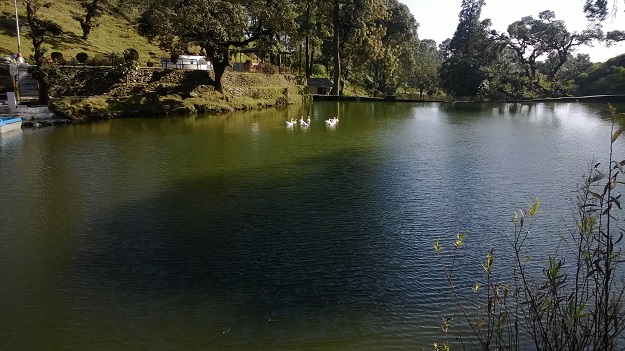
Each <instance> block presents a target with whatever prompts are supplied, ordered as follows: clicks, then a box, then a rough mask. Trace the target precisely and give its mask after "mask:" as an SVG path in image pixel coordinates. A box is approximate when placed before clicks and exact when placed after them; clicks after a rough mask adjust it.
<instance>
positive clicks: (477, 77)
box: [441, 0, 499, 96]
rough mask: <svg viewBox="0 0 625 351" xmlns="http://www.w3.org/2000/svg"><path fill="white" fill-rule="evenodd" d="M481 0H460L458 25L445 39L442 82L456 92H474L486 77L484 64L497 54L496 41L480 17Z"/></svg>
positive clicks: (469, 94) (488, 25) (450, 91)
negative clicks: (449, 38)
mask: <svg viewBox="0 0 625 351" xmlns="http://www.w3.org/2000/svg"><path fill="white" fill-rule="evenodd" d="M484 3H485V2H484V0H463V1H462V9H461V11H460V14H459V18H460V20H459V22H458V27H457V28H456V31H455V33H454V36H453V37H452V39H451V41H450V42H449V47H448V55H449V56H448V58H447V59H445V61H444V62H443V64H442V66H441V80H442V86H443V88H444V89H445V90H447V91H448V92H449V93H451V94H454V95H460V96H475V95H478V93H479V91H480V87H481V86H482V83H483V82H484V81H485V80H486V79H487V78H488V76H487V74H486V73H487V70H486V68H487V67H488V66H489V65H490V64H492V62H494V60H495V59H496V57H497V52H498V51H499V50H497V49H498V48H497V42H496V36H495V33H494V31H491V30H490V25H491V22H490V20H483V21H480V15H481V12H482V7H483V6H484Z"/></svg>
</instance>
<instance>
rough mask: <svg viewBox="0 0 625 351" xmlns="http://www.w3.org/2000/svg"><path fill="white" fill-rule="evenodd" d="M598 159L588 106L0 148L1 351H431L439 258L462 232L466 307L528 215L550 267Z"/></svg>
mask: <svg viewBox="0 0 625 351" xmlns="http://www.w3.org/2000/svg"><path fill="white" fill-rule="evenodd" d="M617 107H619V109H620V110H625V106H617ZM302 115H303V116H308V115H310V118H311V125H310V127H307V128H304V127H301V126H299V125H298V126H295V127H293V128H287V127H286V125H285V120H287V119H291V118H296V119H299V117H300V116H302ZM336 115H338V116H339V117H340V119H339V123H338V124H337V125H336V126H335V127H329V126H327V125H326V123H325V119H328V118H331V117H333V116H336ZM609 146H610V114H609V113H608V111H607V105H606V104H585V103H577V104H574V103H536V104H471V105H462V104H456V105H451V104H438V103H432V104H416V103H399V102H396V103H393V102H341V103H337V102H317V103H314V104H310V105H301V106H292V107H290V108H288V109H283V110H273V109H272V110H265V111H253V112H237V113H231V114H225V115H212V116H208V115H207V116H195V117H177V118H137V119H127V120H112V121H102V122H95V123H87V124H79V125H73V126H67V127H56V128H44V129H25V130H23V132H20V133H16V134H8V135H4V136H0V281H1V282H2V284H1V285H0V313H1V315H2V318H1V319H0V348H1V349H6V350H44V349H51V350H62V349H78V350H105V349H127V350H138V349H163V350H194V349H201V350H408V349H414V350H420V349H423V348H425V349H431V348H432V346H431V345H432V343H433V342H434V341H437V340H440V339H441V337H442V336H443V333H442V331H441V328H440V325H441V318H442V317H444V316H445V315H448V314H450V313H453V312H454V308H453V302H452V299H451V295H450V293H449V290H448V289H447V288H446V283H445V280H444V277H443V275H442V273H441V271H440V266H439V263H438V261H437V258H436V255H435V252H434V249H433V244H434V241H435V240H436V238H437V237H440V238H441V240H442V242H443V244H444V245H445V248H446V249H449V245H450V243H451V242H453V239H454V237H455V235H456V233H457V232H459V231H463V230H468V234H467V237H466V239H465V241H466V244H465V247H464V248H463V258H462V259H461V260H460V262H461V264H462V265H461V267H462V269H461V270H459V271H458V272H457V275H456V277H457V282H458V284H459V285H460V286H465V287H466V288H467V289H468V288H470V286H472V285H473V284H475V283H476V282H479V281H480V278H481V277H482V276H483V275H482V274H481V267H480V261H481V260H483V258H484V256H485V255H486V253H487V252H488V251H489V249H490V248H491V247H495V255H496V256H495V257H496V260H497V261H496V262H501V264H502V265H505V264H506V262H508V263H509V259H508V258H506V257H505V255H499V253H500V252H502V253H504V252H506V248H505V244H504V242H505V241H504V240H503V238H504V235H505V234H506V233H508V234H510V233H511V232H512V228H513V227H512V224H511V219H512V215H513V213H514V211H515V210H517V209H519V208H523V207H527V204H529V203H531V202H533V201H535V199H536V198H537V197H539V198H540V199H541V202H542V204H541V213H540V216H539V217H538V218H537V220H536V223H535V224H534V229H533V234H532V235H533V236H532V238H531V241H530V242H529V243H528V248H529V249H530V250H531V251H532V254H533V255H534V256H536V257H543V258H544V257H545V256H546V255H547V254H548V253H550V252H552V251H553V249H554V248H556V247H557V244H558V242H559V239H558V238H559V235H563V234H566V233H567V227H571V226H574V225H575V224H574V221H573V217H572V213H573V210H574V208H573V205H574V195H575V194H574V190H575V189H576V187H577V186H578V185H579V184H581V183H582V181H583V176H584V175H585V174H586V171H587V170H588V167H589V165H590V163H591V162H592V161H593V160H594V161H596V162H603V163H604V164H606V163H607V157H608V151H609ZM615 146H616V147H617V150H622V149H623V146H624V144H623V142H622V141H621V140H618V141H617V142H616V143H615ZM617 157H618V156H617Z"/></svg>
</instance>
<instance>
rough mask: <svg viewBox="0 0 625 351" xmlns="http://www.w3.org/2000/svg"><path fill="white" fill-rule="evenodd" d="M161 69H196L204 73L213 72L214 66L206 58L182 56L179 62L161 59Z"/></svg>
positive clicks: (179, 57)
mask: <svg viewBox="0 0 625 351" xmlns="http://www.w3.org/2000/svg"><path fill="white" fill-rule="evenodd" d="M161 68H172V69H173V68H178V69H195V70H203V71H212V70H213V64H212V63H211V62H210V61H206V58H205V57H204V56H195V55H180V56H178V61H177V62H175V63H174V62H171V59H168V58H163V59H161Z"/></svg>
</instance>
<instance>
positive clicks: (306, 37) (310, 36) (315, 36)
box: [294, 0, 331, 78]
mask: <svg viewBox="0 0 625 351" xmlns="http://www.w3.org/2000/svg"><path fill="white" fill-rule="evenodd" d="M294 4H295V11H296V13H297V17H296V20H295V21H296V24H297V33H296V34H295V37H296V38H295V39H296V41H298V42H300V43H301V42H302V41H303V42H304V56H305V58H304V73H305V75H306V78H310V76H311V74H312V68H313V65H314V63H315V62H314V56H315V53H316V50H318V49H319V48H320V47H321V45H322V43H323V41H324V40H325V39H327V38H330V37H331V33H330V32H329V31H328V28H330V24H329V23H328V21H329V18H328V17H327V16H324V15H323V6H322V5H320V4H319V2H317V1H313V0H295V1H294ZM300 49H301V48H300Z"/></svg>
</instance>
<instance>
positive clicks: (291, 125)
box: [286, 118, 297, 127]
mask: <svg viewBox="0 0 625 351" xmlns="http://www.w3.org/2000/svg"><path fill="white" fill-rule="evenodd" d="M296 124H297V121H296V120H294V119H293V118H291V120H290V121H286V126H287V127H294V126H295V125H296Z"/></svg>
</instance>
